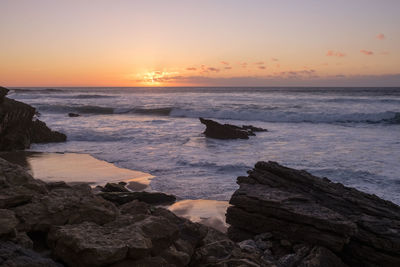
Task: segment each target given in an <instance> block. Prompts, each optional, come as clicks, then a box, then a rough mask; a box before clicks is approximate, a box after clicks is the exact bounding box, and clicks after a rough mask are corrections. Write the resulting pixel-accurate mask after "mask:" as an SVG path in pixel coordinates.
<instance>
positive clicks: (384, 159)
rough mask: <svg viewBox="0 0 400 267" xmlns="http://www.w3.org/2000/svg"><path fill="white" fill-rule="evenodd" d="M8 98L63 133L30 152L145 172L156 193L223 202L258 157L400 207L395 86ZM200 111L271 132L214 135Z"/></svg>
mask: <svg viewBox="0 0 400 267" xmlns="http://www.w3.org/2000/svg"><path fill="white" fill-rule="evenodd" d="M9 97H10V98H13V99H16V100H19V101H22V102H25V103H28V104H30V105H32V106H34V107H36V108H37V110H38V111H39V113H40V115H39V116H40V119H41V120H43V121H44V122H46V123H47V125H48V126H49V127H51V128H52V129H54V130H58V131H61V132H63V133H66V134H67V136H68V141H67V142H65V143H51V144H34V145H33V146H32V147H31V150H32V151H43V152H75V153H88V154H90V155H92V156H94V157H96V158H98V159H102V160H105V161H108V162H110V163H113V164H115V165H117V166H120V167H124V168H128V169H133V170H139V171H143V172H147V173H150V174H152V175H154V176H155V178H154V179H153V180H152V181H151V188H152V189H153V190H156V191H162V192H166V193H171V194H174V195H176V196H177V197H178V198H180V199H210V200H229V199H230V197H231V195H232V193H233V192H234V191H235V190H236V189H237V188H238V186H237V184H236V178H237V176H240V175H246V171H247V170H249V169H251V168H252V166H254V164H255V163H256V162H257V161H261V160H263V161H277V162H279V163H281V164H283V165H286V166H288V167H292V168H296V169H304V170H307V171H308V172H310V173H311V174H314V175H317V176H321V177H328V178H329V179H331V180H333V181H335V182H340V183H343V184H344V185H347V186H352V187H355V188H357V189H360V190H362V191H365V192H368V193H373V194H376V195H378V196H380V197H382V198H384V199H387V200H390V201H393V202H394V203H397V204H400V175H399V174H400V88H246V87H237V88H192V87H189V88H111V87H109V88H19V89H17V88H15V89H13V90H12V91H11V92H10V93H9ZM69 112H74V113H79V114H81V116H80V117H76V118H70V117H68V115H67V114H68V113H69ZM199 117H204V118H208V119H213V120H217V121H219V122H222V123H231V124H236V125H248V124H251V125H254V126H257V127H263V128H267V129H268V132H260V133H257V136H253V137H250V139H249V140H216V139H210V138H206V137H205V136H204V135H203V134H202V133H203V131H204V130H205V126H204V125H202V124H201V123H200V121H199V119H198V118H199Z"/></svg>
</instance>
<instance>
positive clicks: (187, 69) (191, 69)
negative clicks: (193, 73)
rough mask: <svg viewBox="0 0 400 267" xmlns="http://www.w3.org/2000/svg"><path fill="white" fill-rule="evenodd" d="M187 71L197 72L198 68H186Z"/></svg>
mask: <svg viewBox="0 0 400 267" xmlns="http://www.w3.org/2000/svg"><path fill="white" fill-rule="evenodd" d="M186 70H197V68H186Z"/></svg>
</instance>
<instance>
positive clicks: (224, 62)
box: [220, 61, 229, 65]
mask: <svg viewBox="0 0 400 267" xmlns="http://www.w3.org/2000/svg"><path fill="white" fill-rule="evenodd" d="M220 63H221V64H222V65H229V62H226V61H221V62H220Z"/></svg>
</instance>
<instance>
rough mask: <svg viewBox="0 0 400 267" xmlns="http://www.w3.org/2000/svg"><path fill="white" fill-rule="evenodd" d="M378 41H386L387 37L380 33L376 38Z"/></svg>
mask: <svg viewBox="0 0 400 267" xmlns="http://www.w3.org/2000/svg"><path fill="white" fill-rule="evenodd" d="M376 39H378V40H384V39H385V35H384V34H383V33H380V34H378V35H377V36H376Z"/></svg>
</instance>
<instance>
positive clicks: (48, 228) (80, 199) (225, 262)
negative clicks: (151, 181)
mask: <svg viewBox="0 0 400 267" xmlns="http://www.w3.org/2000/svg"><path fill="white" fill-rule="evenodd" d="M122 194H125V193H122ZM139 199H140V198H139ZM35 251H36V252H35ZM38 253H40V254H38ZM49 256H51V257H49ZM263 264H264V263H263V260H262V255H261V254H260V253H258V252H257V251H253V252H249V251H246V250H243V249H241V248H240V246H239V245H237V244H235V243H234V242H233V241H231V240H229V239H228V237H227V236H226V235H224V234H222V233H220V232H218V231H217V230H214V229H212V228H209V227H206V226H203V225H200V224H197V223H192V222H190V221H189V220H186V219H183V218H180V217H177V216H175V215H174V214H173V213H172V212H170V211H168V210H166V209H163V208H158V207H155V206H150V205H149V204H146V203H145V202H142V201H138V200H132V201H128V202H126V203H125V204H121V205H119V206H116V205H114V204H113V203H112V202H109V201H107V200H105V199H103V198H102V197H100V196H98V195H96V194H94V193H93V191H92V190H91V188H90V187H89V186H88V185H85V184H81V185H74V186H70V185H68V184H66V183H64V182H52V183H44V182H42V181H39V180H35V179H33V178H32V177H31V176H30V175H29V174H28V173H27V172H26V171H25V170H24V169H23V168H22V167H20V166H17V165H14V164H11V163H9V162H7V161H5V160H3V159H0V265H2V266H240V265H241V266H260V265H263ZM266 266H267V265H266Z"/></svg>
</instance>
